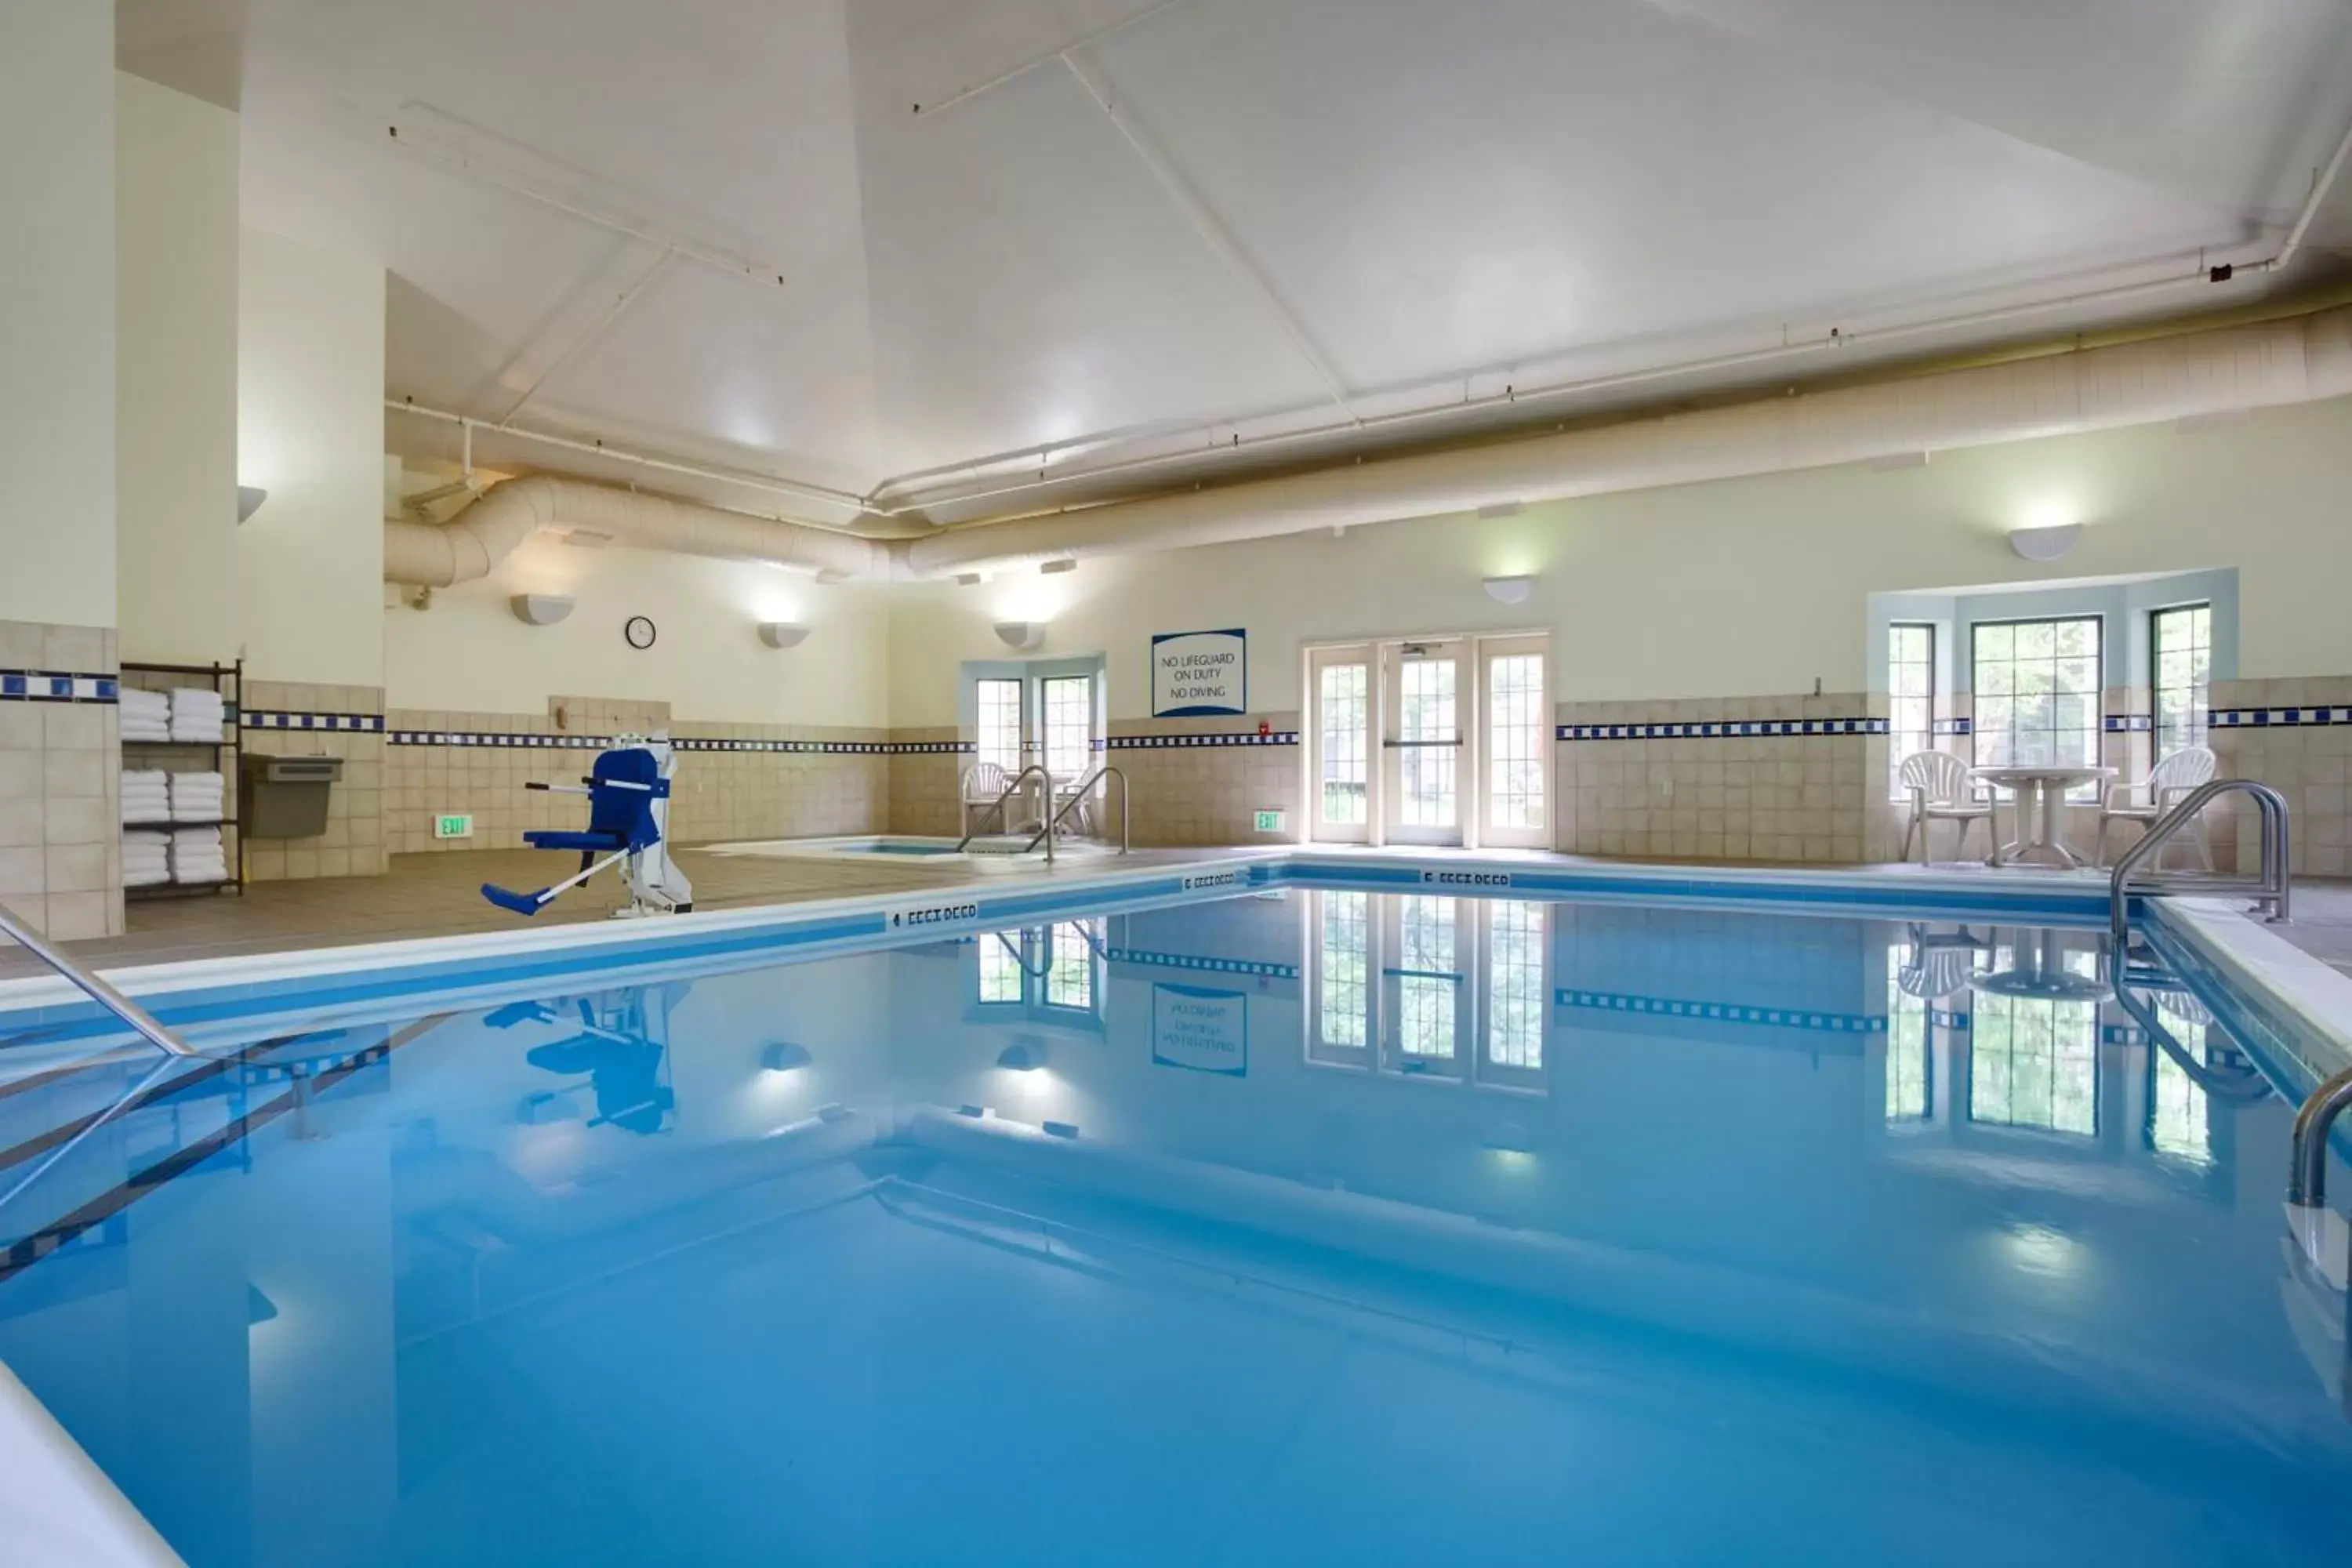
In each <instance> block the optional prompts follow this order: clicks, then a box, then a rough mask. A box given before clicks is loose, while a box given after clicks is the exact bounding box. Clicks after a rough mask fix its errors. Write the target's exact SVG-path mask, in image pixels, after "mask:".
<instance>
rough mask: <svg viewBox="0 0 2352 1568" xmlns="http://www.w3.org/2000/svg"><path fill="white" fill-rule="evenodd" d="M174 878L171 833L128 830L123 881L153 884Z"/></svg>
mask: <svg viewBox="0 0 2352 1568" xmlns="http://www.w3.org/2000/svg"><path fill="white" fill-rule="evenodd" d="M171 879H172V836H171V835H170V834H168V833H135V832H134V833H126V834H124V835H123V836H122V885H123V886H124V887H126V888H152V887H157V886H159V885H161V884H163V883H165V882H168V881H170V880H171Z"/></svg>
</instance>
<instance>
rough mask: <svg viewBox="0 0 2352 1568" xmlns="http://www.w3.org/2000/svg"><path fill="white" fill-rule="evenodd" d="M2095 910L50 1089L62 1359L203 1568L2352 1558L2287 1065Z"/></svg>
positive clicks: (1657, 938) (576, 1012)
mask: <svg viewBox="0 0 2352 1568" xmlns="http://www.w3.org/2000/svg"><path fill="white" fill-rule="evenodd" d="M2097 942H2098V938H2097V936H2096V935H2095V934H2094V933H2091V932H2088V931H2037V930H2025V929H2019V928H2015V927H2011V926H1992V925H1988V924H1984V923H1981V922H1979V923H1977V924H1973V925H1969V926H1965V927H1963V926H1960V925H1957V924H1955V923H1953V922H1952V921H1949V920H1942V921H1936V922H1934V923H1929V924H1922V925H1916V926H1915V925H1912V924H1908V923H1906V922H1903V921H1863V920H1853V919H1840V918H1827V917H1819V916H1814V917H1798V916H1792V915H1785V914H1772V913H1763V912H1739V913H1731V912H1717V911H1708V910H1693V909H1688V908H1681V909H1676V908H1662V907H1653V908H1643V907H1640V906H1633V905H1624V904H1618V905H1592V904H1584V905H1580V904H1568V903H1562V904H1550V903H1541V902H1530V901H1515V900H1452V899H1434V898H1422V897H1404V896H1394V895H1389V894H1372V893H1362V892H1345V891H1335V890H1326V891H1307V890H1302V889H1291V890H1286V891H1284V892H1281V893H1278V894H1274V895H1259V896H1245V897H1240V898H1234V899H1230V900H1223V901H1219V902H1213V903H1199V902H1195V903H1191V904H1186V905H1182V906H1181V907H1171V908H1165V909H1160V910H1145V911H1142V912H1136V913H1129V914H1116V915H1110V916H1108V917H1103V918H1099V919H1093V920H1083V921H1080V920H1072V921H1063V922H1061V923H1059V924H1054V925H1047V926H1040V927H1036V928H1033V929H1029V930H1013V931H1006V932H1003V933H1001V934H1000V933H987V934H983V935H981V936H979V937H977V938H964V939H961V940H953V941H937V942H929V943H928V944H925V945H914V946H902V947H898V948H896V949H893V950H888V951H881V952H866V953H862V954H858V955H855V956H849V957H836V958H828V959H820V960H814V961H811V962H806V963H798V964H789V965H781V966H776V967H770V968H764V969H762V968H744V969H739V970H737V971H735V972H733V973H708V974H702V975H698V976H694V977H690V978H679V979H672V980H668V981H667V982H665V983H662V984H649V985H644V986H636V987H617V986H616V987H614V988H610V989H604V990H586V991H580V990H574V991H572V992H568V993H565V994H559V995H549V996H546V997H543V998H541V999H539V1000H537V1001H535V1002H529V1003H509V1004H508V1005H503V1006H500V1007H499V1008H496V1009H493V1010H489V1011H487V1012H483V1011H477V1012H460V1013H452V1014H446V1015H445V1014H436V1015H430V1016H423V1017H417V1018H410V1019H401V1020H396V1021H393V1022H388V1023H376V1024H368V1025H364V1026H349V1027H342V1028H333V1029H321V1030H319V1031H316V1032H314V1033H312V1034H310V1035H304V1036H291V1037H288V1036H280V1037H275V1038H273V1039H270V1040H268V1041H261V1042H256V1043H254V1044H253V1045H251V1046H249V1047H247V1049H246V1050H245V1051H244V1052H243V1053H241V1055H239V1056H238V1057H237V1058H234V1059H232V1060H229V1061H227V1062H224V1063H216V1064H213V1065H211V1066H208V1067H205V1068H174V1069H172V1070H171V1071H170V1072H169V1073H167V1075H166V1076H165V1078H164V1079H162V1080H161V1081H159V1082H156V1083H153V1084H151V1085H149V1086H148V1087H147V1088H146V1089H143V1090H142V1092H141V1093H140V1094H139V1095H138V1096H136V1097H134V1099H133V1100H132V1101H131V1104H130V1106H129V1107H128V1108H127V1109H125V1110H121V1112H119V1113H117V1114H114V1115H112V1116H111V1117H110V1118H108V1119H107V1120H104V1121H101V1122H100V1123H98V1124H97V1125H95V1126H94V1127H92V1128H90V1129H89V1131H87V1133H86V1135H85V1136H83V1137H82V1138H81V1139H80V1140H79V1142H68V1138H69V1136H70V1134H71V1133H72V1132H73V1131H75V1130H76V1129H78V1128H80V1127H82V1126H84V1125H85V1124H86V1123H87V1121H88V1120H89V1119H90V1118H92V1117H95V1116H98V1115H100V1113H101V1112H103V1111H104V1110H106V1108H107V1107H109V1106H110V1104H112V1103H113V1102H114V1101H115V1100H117V1099H118V1097H120V1096H121V1095H122V1094H123V1093H124V1092H125V1091H126V1090H127V1089H131V1088H133V1087H134V1086H136V1085H137V1084H139V1082H140V1081H141V1080H142V1079H143V1078H145V1077H146V1076H147V1075H148V1074H149V1073H150V1072H151V1071H152V1063H151V1062H149V1061H147V1060H144V1059H142V1060H138V1061H135V1062H131V1063H130V1064H129V1065H127V1066H121V1065H118V1066H105V1067H95V1068H82V1069H79V1070H67V1071H60V1072H57V1073H54V1074H52V1075H51V1076H47V1077H45V1078H37V1079H31V1078H18V1079H15V1080H14V1081H12V1082H5V1085H0V1087H5V1089H6V1092H5V1093H0V1191H6V1190H8V1189H10V1188H12V1187H16V1186H17V1184H18V1183H19V1182H20V1181H21V1179H22V1178H23V1177H25V1176H26V1175H27V1174H29V1173H33V1172H36V1171H39V1172H40V1174H39V1176H38V1178H37V1180H35V1181H33V1182H32V1183H31V1184H28V1185H24V1186H22V1187H21V1188H20V1189H19V1190H17V1191H16V1193H15V1195H14V1196H13V1197H11V1198H9V1199H8V1200H7V1201H6V1202H5V1204H0V1243H5V1244H8V1245H9V1247H10V1250H9V1251H8V1252H7V1253H6V1254H5V1261H0V1360H5V1362H6V1363H8V1364H9V1365H10V1366H11V1367H13V1368H14V1369H15V1370H16V1373H17V1374H18V1375H19V1376H20V1377H21V1378H23V1380H24V1381H25V1382H26V1384H28V1385H29V1386H30V1387H31V1388H32V1390H33V1391H34V1392H35V1393H36V1394H38V1395H39V1396H40V1397H41V1398H42V1399H43V1400H44V1401H45V1402H46V1403H47V1405H48V1406H49V1408H50V1409H51V1410H53V1411H54V1412H55V1413H56V1414H57V1415H58V1418H59V1419H60V1420H61V1421H62V1422H63V1423H64V1424H65V1426H67V1427H68V1429H69V1430H70V1431H71V1432H72V1433H73V1435H74V1436H76V1437H77V1438H78V1439H79V1441H80V1442H81V1444H82V1445H83V1446H84V1447H86V1448H87V1449H88V1450H89V1452H90V1454H91V1455H92V1457H93V1458H96V1459H97V1460H98V1461H99V1463H100V1464H101V1465H102V1466H103V1467H104V1468H106V1469H107V1470H108V1472H109V1473H110V1474H111V1475H112V1476H113V1477H114V1478H116V1479H117V1480H118V1481H119V1483H120V1484H121V1487H122V1488H123V1489H124V1490H125V1491H126V1492H127V1493H128V1495H129V1496H130V1497H131V1500H132V1501H134V1502H135V1503H136V1504H137V1505H138V1506H139V1507H140V1508H141V1509H142V1510H144V1511H145V1512H146V1514H147V1515H148V1517H149V1518H150V1519H151V1520H152V1521H153V1522H154V1523H155V1524H156V1525H157V1527H158V1528H159V1529H161V1530H162V1531H163V1533H164V1534H165V1536H166V1537H167V1538H168V1539H169V1540H170V1541H171V1542H173V1544H174V1546H175V1547H177V1549H178V1550H179V1551H180V1552H183V1553H184V1555H185V1556H186V1557H187V1559H188V1560H189V1561H190V1562H191V1563H194V1564H196V1565H197V1568H211V1565H226V1564H242V1563H259V1564H272V1565H276V1564H287V1565H292V1564H302V1565H306V1568H307V1565H317V1564H331V1563H386V1564H389V1563H447V1564H475V1563H501V1564H503V1563H516V1564H535V1563H564V1564H603V1563H613V1564H620V1563H630V1564H645V1563H665V1564H670V1563H681V1564H683V1563H922V1564H940V1563H1118V1564H1136V1563H1285V1564H1297V1563H1472V1562H1475V1563H1538V1562H1540V1563H1756V1564H1783V1563H1785V1564H1809V1565H1810V1564H1822V1563H1969V1564H1984V1563H2000V1564H2005V1565H2006V1564H2029V1563H2134V1564H2136V1565H2146V1564H2154V1563H2199V1564H2211V1563H2230V1564H2240V1563H2343V1562H2344V1561H2345V1560H2346V1556H2345V1554H2346V1551H2347V1547H2346V1542H2347V1535H2346V1515H2345V1499H2346V1498H2347V1496H2352V1419H2347V1374H2346V1352H2345V1329H2346V1307H2345V1300H2344V1298H2343V1297H2342V1296H2341V1295H2340V1294H2338V1295H2330V1294H2329V1293H2328V1292H2327V1291H2326V1289H2324V1288H2323V1287H2321V1286H2319V1285H2318V1284H2317V1283H2316V1282H2315V1281H2314V1280H2313V1279H2311V1278H2309V1276H2308V1275H2307V1273H2306V1272H2305V1270H2304V1269H2303V1268H2302V1266H2301V1265H2300V1263H2299V1260H2295V1259H2294V1258H2292V1256H2291V1254H2290V1251H2289V1249H2288V1248H2287V1247H2286V1244H2285V1234H2286V1233H2285V1230H2284V1224H2283V1221H2282V1218H2281V1214H2280V1208H2279V1196H2280V1193H2281V1189H2282V1185H2283V1183H2284V1175H2285V1168H2286V1133H2287V1128H2288V1124H2289V1121H2290V1120H2291V1117H2292V1106H2291V1104H2289V1103H2288V1102H2287V1101H2285V1100H2282V1099H2281V1098H2280V1097H2279V1096H2278V1095H2277V1094H2275V1093H2273V1092H2271V1091H2270V1090H2269V1089H2268V1088H2267V1086H2266V1084H2265V1082H2264V1080H2263V1076H2262V1070H2261V1069H2262V1068H2263V1067H2264V1066H2265V1065H2268V1066H2271V1067H2272V1068H2273V1070H2278V1069H2277V1068H2276V1066H2275V1064H2273V1063H2270V1062H2269V1059H2268V1058H2267V1057H2257V1056H2255V1055H2252V1054H2250V1053H2253V1052H2255V1051H2256V1050H2257V1049H2258V1047H2257V1046H2256V1041H2257V1040H2258V1039H2259V1038H2260V1037H2262V1031H2261V1030H2259V1029H2256V1028H2253V1027H2252V1026H2248V1025H2247V1024H2246V1023H2244V1022H2243V1021H2232V1020H2227V1019H2221V1018H2216V1017H2213V1016H2210V1014H2209V1013H2208V1012H2207V1010H2206V1008H2205V1006H2204V1005H2202V1004H2200V1002H2199V1001H2198V1000H2196V998H2195V997H2194V996H2191V995H2189V994H2185V993H2180V992H2155V993H2151V994H2150V996H2151V999H2152V1000H2153V1001H2154V1002H2155V1003H2156V1005H2157V1009H2158V1010H2157V1012H2156V1015H2155V1016H2156V1017H2157V1019H2158V1022H2159V1023H2160V1024H2161V1025H2162V1026H2164V1027H2165V1028H2166V1030H2167V1031H2168V1034H2169V1036H2170V1037H2172V1039H2173V1041H2174V1043H2175V1044H2176V1045H2178V1046H2179V1047H2180V1058H2178V1059H2177V1058H2175V1057H2174V1056H2172V1055H2170V1054H2168V1052H2166V1051H2165V1050H2163V1049H2161V1048H2158V1047H2155V1046H2154V1045H2152V1044H2151V1042H2150V1041H2149V1040H2148V1039H2147V1037H2146V1036H2145V1034H2144V1033H2143V1031H2142V1030H2141V1029H2140V1028H2139V1026H2138V1025H2137V1022H2136V1021H2135V1020H2134V1019H2133V1018H2132V1016H2130V1015H2128V1014H2127V1013H2126V1011H2125V1010H2124V1009H2123V1008H2121V1007H2120V1006H2118V1005H2116V1002H2115V1001H2113V1000H2112V999H2111V998H2108V999H2104V1000H2103V999H2102V994H2101V992H2100V989H2099V987H2098V985H2097V984H2096V983H2095V981H2094V980H2092V978H2091V976H2093V975H2094V974H2095V973H2096V972H2097V965H2098V957H2097ZM2184 1062H2185V1064H2186V1065H2184ZM0 1071H5V1050H0ZM182 1074H186V1075H187V1076H181V1075H182ZM2298 1092H2299V1089H2298ZM60 1151H62V1153H61V1152H60ZM45 1164H46V1166H47V1168H46V1169H44V1168H43V1167H44V1165H45ZM2346 1180H2347V1178H2346V1177H2345V1176H2344V1175H2343V1173H2342V1168H2341V1163H2340V1162H2339V1163H2338V1168H2337V1175H2336V1183H2337V1186H2336V1190H2337V1191H2338V1192H2339V1193H2341V1192H2343V1191H2347V1190H2352V1188H2347V1187H2346V1186H2345V1185H2344V1183H2345V1182H2346ZM0 1557H5V1550H4V1549H0Z"/></svg>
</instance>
